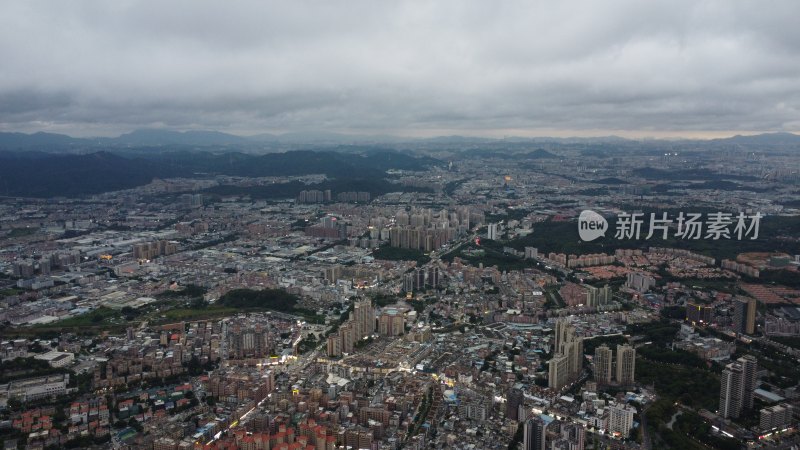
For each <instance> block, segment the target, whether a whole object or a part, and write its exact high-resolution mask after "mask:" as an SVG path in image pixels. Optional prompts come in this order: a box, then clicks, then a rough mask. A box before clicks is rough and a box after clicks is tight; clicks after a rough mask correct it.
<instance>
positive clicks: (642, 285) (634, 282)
mask: <svg viewBox="0 0 800 450" xmlns="http://www.w3.org/2000/svg"><path fill="white" fill-rule="evenodd" d="M655 285H656V279H655V278H653V277H651V276H650V275H647V274H644V273H639V272H630V273H629V274H628V277H627V280H625V287H627V288H630V289H633V290H634V291H637V292H642V293H644V292H647V291H649V290H650V288H652V287H655Z"/></svg>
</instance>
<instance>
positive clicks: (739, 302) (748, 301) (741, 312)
mask: <svg viewBox="0 0 800 450" xmlns="http://www.w3.org/2000/svg"><path fill="white" fill-rule="evenodd" d="M733 331H735V332H736V333H739V334H753V333H755V332H756V300H755V299H754V298H737V299H735V300H734V301H733Z"/></svg>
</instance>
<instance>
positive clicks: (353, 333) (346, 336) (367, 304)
mask: <svg viewBox="0 0 800 450" xmlns="http://www.w3.org/2000/svg"><path fill="white" fill-rule="evenodd" d="M374 332H375V309H374V308H373V307H372V302H371V301H370V300H369V299H362V300H356V302H355V305H354V306H353V311H351V312H350V317H349V318H348V319H347V321H345V322H344V323H343V324H342V325H340V326H339V329H338V330H337V331H336V332H335V333H333V334H331V335H330V336H328V342H327V353H328V356H341V355H342V353H353V349H354V348H355V343H356V342H358V341H359V340H361V339H363V338H365V337H368V336H371V335H372V334H373V333H374Z"/></svg>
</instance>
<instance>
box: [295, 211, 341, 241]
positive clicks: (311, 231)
mask: <svg viewBox="0 0 800 450" xmlns="http://www.w3.org/2000/svg"><path fill="white" fill-rule="evenodd" d="M305 233H306V234H307V235H309V236H313V237H318V238H325V239H344V238H346V237H347V226H346V225H344V224H343V223H341V221H340V220H339V219H338V218H337V217H334V216H325V217H323V218H322V219H320V221H319V223H318V224H316V225H312V226H310V227H306V229H305Z"/></svg>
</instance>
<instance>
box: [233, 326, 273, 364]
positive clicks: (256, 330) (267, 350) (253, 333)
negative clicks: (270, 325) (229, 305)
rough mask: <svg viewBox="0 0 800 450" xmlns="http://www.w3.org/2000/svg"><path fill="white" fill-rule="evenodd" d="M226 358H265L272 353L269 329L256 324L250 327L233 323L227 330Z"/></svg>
mask: <svg viewBox="0 0 800 450" xmlns="http://www.w3.org/2000/svg"><path fill="white" fill-rule="evenodd" d="M227 337H228V358H230V359H250V358H266V357H269V356H270V355H271V353H272V349H273V347H272V339H271V338H270V333H269V330H267V329H265V328H264V327H263V326H262V325H260V324H257V325H255V326H252V327H242V326H240V325H234V326H233V327H232V329H231V330H229V331H228V336H227Z"/></svg>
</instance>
